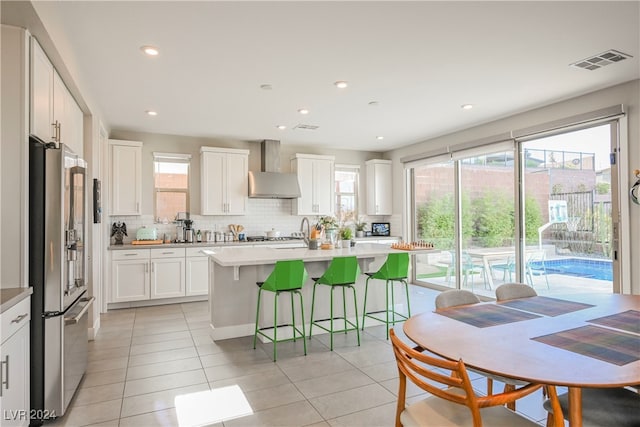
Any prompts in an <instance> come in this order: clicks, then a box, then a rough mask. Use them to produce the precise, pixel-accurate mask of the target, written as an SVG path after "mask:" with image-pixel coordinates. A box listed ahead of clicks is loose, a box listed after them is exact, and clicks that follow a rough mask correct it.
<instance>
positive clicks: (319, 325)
mask: <svg viewBox="0 0 640 427" xmlns="http://www.w3.org/2000/svg"><path fill="white" fill-rule="evenodd" d="M329 321H331V318H327V319H318V320H314V321H313V324H314V325H315V326H317V327H318V328H320V329H323V330H325V331H327V332H329V333H330V334H331V333H334V334H335V333H337V332H349V331H357V330H358V325H356V324H355V323H353V322H352V321H351V320H349V319H345V318H344V317H334V318H333V321H334V322H335V321H342V322H344V321H346V322H347V324H349V326H352V327H351V328H347V329H334V330H333V331H331V329H328V328H325V327H324V326H322V325H321V324H320V323H318V322H329Z"/></svg>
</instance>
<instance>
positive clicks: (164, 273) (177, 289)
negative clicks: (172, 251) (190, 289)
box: [151, 250, 185, 299]
mask: <svg viewBox="0 0 640 427" xmlns="http://www.w3.org/2000/svg"><path fill="white" fill-rule="evenodd" d="M182 253H183V256H182V258H158V259H154V258H151V299H156V298H174V297H183V296H184V295H185V288H184V283H185V277H184V275H185V272H184V266H185V260H184V250H182ZM151 256H152V257H153V253H152V255H151Z"/></svg>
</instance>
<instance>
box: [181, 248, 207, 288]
mask: <svg viewBox="0 0 640 427" xmlns="http://www.w3.org/2000/svg"><path fill="white" fill-rule="evenodd" d="M186 268H187V274H186V280H187V283H186V288H187V292H186V295H187V296H191V295H207V294H208V293H209V257H189V258H187V267H186Z"/></svg>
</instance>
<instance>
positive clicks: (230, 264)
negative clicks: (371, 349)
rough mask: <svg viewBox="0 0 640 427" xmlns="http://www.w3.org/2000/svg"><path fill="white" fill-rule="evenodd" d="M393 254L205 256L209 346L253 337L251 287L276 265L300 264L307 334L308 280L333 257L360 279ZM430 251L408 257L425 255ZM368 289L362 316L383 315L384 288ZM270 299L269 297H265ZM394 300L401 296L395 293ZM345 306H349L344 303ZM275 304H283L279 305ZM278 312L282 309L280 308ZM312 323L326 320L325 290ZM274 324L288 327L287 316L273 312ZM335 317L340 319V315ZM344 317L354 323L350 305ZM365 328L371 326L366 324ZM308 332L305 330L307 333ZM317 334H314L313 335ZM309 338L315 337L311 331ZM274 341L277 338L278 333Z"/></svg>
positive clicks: (222, 251)
mask: <svg viewBox="0 0 640 427" xmlns="http://www.w3.org/2000/svg"><path fill="white" fill-rule="evenodd" d="M391 252H397V250H396V249H392V248H391V247H390V245H384V244H376V243H358V244H357V245H356V246H354V247H351V248H343V249H329V250H322V249H318V250H310V249H307V248H282V249H280V248H264V247H253V248H243V247H234V248H233V247H227V248H214V249H213V250H207V251H205V253H207V255H209V257H210V262H209V269H210V280H209V309H210V315H211V328H212V329H213V332H212V337H213V339H214V340H221V339H227V338H235V337H242V336H249V335H253V332H254V326H255V315H256V304H257V297H258V288H257V286H256V282H258V281H264V280H265V279H266V278H267V276H269V274H270V273H271V271H272V270H273V267H274V265H275V263H276V261H280V260H292V259H301V260H303V261H304V263H305V267H306V269H307V272H308V273H309V280H308V281H307V282H306V283H305V285H304V287H303V289H302V296H303V298H304V313H305V319H304V320H305V324H306V326H307V328H308V325H309V319H310V317H311V297H312V291H313V281H312V280H311V278H312V277H320V276H321V275H322V274H323V273H324V271H325V270H326V268H327V266H328V265H329V262H330V261H331V259H333V258H334V257H339V256H355V257H357V258H358V262H359V265H360V270H361V271H362V272H363V273H364V272H367V271H375V270H377V269H378V268H379V267H380V265H382V264H383V263H384V261H385V259H386V257H387V254H388V253H391ZM426 252H430V250H424V251H411V253H426ZM365 280H366V276H365V275H364V274H362V275H361V276H360V278H359V279H358V282H357V283H356V286H355V287H356V292H357V299H358V301H357V304H358V315H359V317H360V318H359V319H358V321H359V322H360V321H362V304H363V302H364V284H365ZM375 282H376V283H373V282H372V283H373V285H380V286H371V287H370V288H369V295H368V297H367V298H368V300H367V309H368V311H372V310H382V309H384V283H377V282H378V281H375ZM267 294H270V293H267ZM397 295H402V294H401V293H398V292H397ZM272 298H273V296H272V295H265V296H263V299H264V300H263V302H262V304H261V305H262V306H263V307H264V308H265V309H264V310H262V313H261V315H260V316H261V318H260V323H261V325H270V324H273V315H272V313H273V310H271V309H268V307H273V299H272ZM347 298H349V297H347ZM348 301H350V300H349V299H348ZM280 303H281V304H289V300H288V298H287V299H282V301H281V302H280ZM283 307H284V306H283ZM315 310H316V311H315V314H314V317H317V318H326V317H328V315H329V290H328V289H327V288H326V287H322V289H318V290H317V292H316V308H315ZM278 311H279V313H278V324H283V323H288V322H290V310H285V309H281V310H278ZM396 311H399V312H406V302H405V301H404V298H398V299H397V300H396ZM340 314H341V313H340ZM347 317H348V318H350V319H352V320H355V313H354V312H353V304H352V303H350V302H349V303H348V304H347ZM369 322H371V323H369ZM374 324H375V325H380V324H381V323H378V322H376V321H375V320H371V319H367V325H374ZM307 330H308V329H307ZM316 331H317V332H320V330H319V329H317V330H316ZM314 333H316V332H315V331H314ZM278 334H279V335H280V332H279V333H278Z"/></svg>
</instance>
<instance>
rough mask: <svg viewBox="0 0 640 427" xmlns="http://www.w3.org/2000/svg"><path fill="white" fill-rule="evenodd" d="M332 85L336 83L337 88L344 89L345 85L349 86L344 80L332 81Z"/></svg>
mask: <svg viewBox="0 0 640 427" xmlns="http://www.w3.org/2000/svg"><path fill="white" fill-rule="evenodd" d="M334 85H336V87H337V88H338V89H344V88H346V87H347V86H349V83H347V82H345V81H344V80H338V81H337V82H335V83H334Z"/></svg>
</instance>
